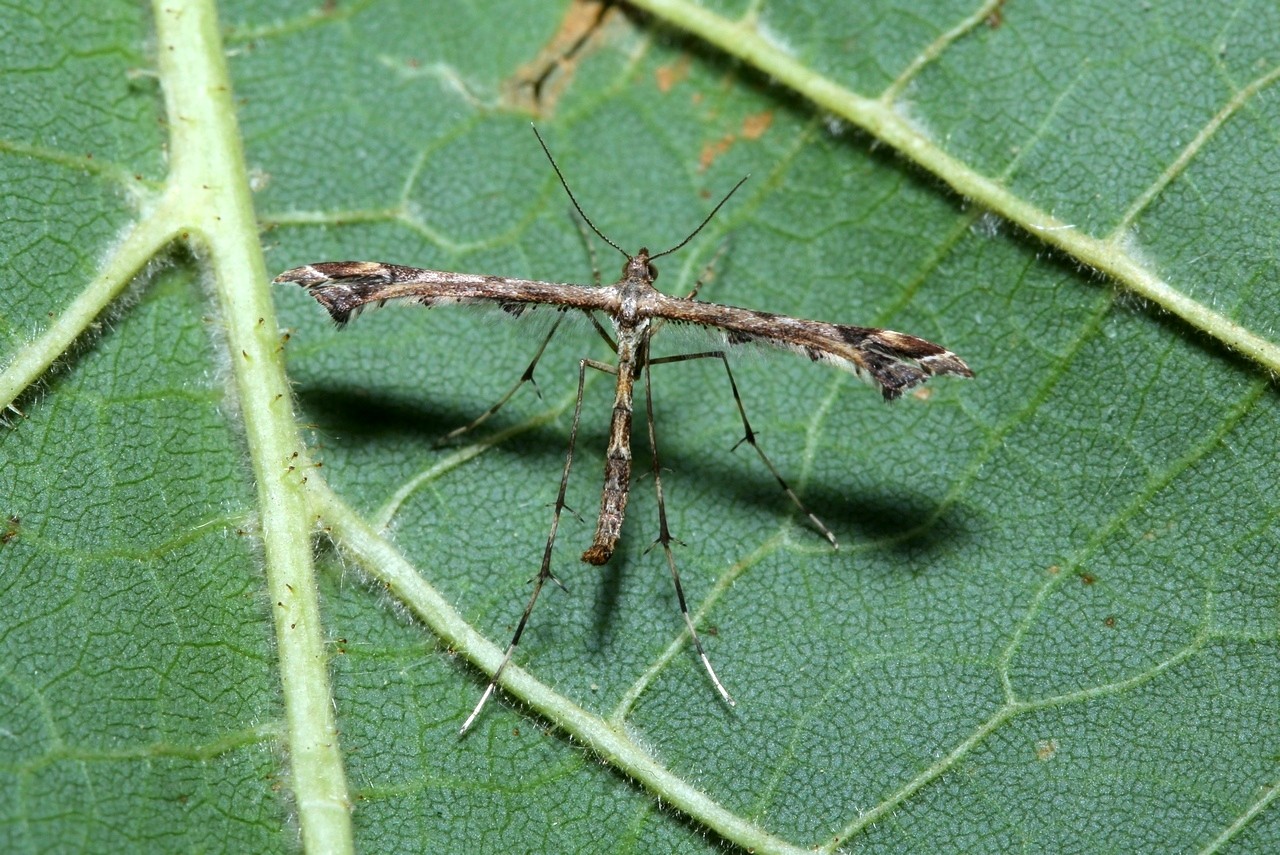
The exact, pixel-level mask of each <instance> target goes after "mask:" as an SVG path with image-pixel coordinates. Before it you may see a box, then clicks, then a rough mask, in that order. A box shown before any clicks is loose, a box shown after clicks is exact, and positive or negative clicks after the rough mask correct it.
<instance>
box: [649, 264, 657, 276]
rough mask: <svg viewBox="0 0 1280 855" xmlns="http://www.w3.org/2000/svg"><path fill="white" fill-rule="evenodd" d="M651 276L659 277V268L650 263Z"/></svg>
mask: <svg viewBox="0 0 1280 855" xmlns="http://www.w3.org/2000/svg"><path fill="white" fill-rule="evenodd" d="M649 278H650V279H657V278H658V268H656V267H654V266H653V265H652V264H650V265H649Z"/></svg>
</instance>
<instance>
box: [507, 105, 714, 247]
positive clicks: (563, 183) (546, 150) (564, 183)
mask: <svg viewBox="0 0 1280 855" xmlns="http://www.w3.org/2000/svg"><path fill="white" fill-rule="evenodd" d="M529 127H531V128H533V135H534V136H535V137H537V138H538V145H540V146H542V151H543V153H544V154H545V155H546V156H547V160H549V161H551V168H552V169H554V170H555V171H556V177H557V178H559V179H560V186H561V187H563V188H564V192H566V193H568V194H569V201H570V202H572V203H573V207H574V209H575V210H576V211H577V212H578V216H579V217H582V219H583V221H584V222H585V223H586V224H587V225H589V226H591V231H593V232H595V233H596V234H597V235H598V236H599V237H600V240H602V241H604V242H605V243H607V244H609V246H611V247H613V248H614V249H616V250H617V251H618V252H620V253H622V255H623V257H624V258H626V259H627V260H628V261H630V260H631V253H629V252H627V251H626V250H625V249H623V248H622V247H620V246H618V245H617V244H616V243H614V242H613V241H611V240H609V238H607V237H606V236H605V234H604V232H602V231H600V230H599V229H598V228H596V224H595V223H593V222H591V218H590V217H588V216H587V214H586V212H585V211H583V210H582V206H581V205H579V204H578V200H577V199H576V198H575V197H574V195H573V191H572V190H570V189H569V182H568V181H565V180H564V173H563V172H561V171H560V166H559V164H557V163H556V159H555V158H554V157H552V156H551V149H549V148H547V144H546V143H545V142H544V141H543V139H542V134H540V133H538V126H537V125H535V124H533V123H532V122H530V123H529ZM734 189H735V190H736V189H737V188H736V187H735V188H734ZM721 204H723V203H721ZM712 213H715V212H714V211H712ZM698 228H702V227H701V226H699V227H698ZM694 234H696V232H695V233H694ZM690 237H692V235H690ZM686 240H687V239H686ZM683 245H684V244H681V246H683Z"/></svg>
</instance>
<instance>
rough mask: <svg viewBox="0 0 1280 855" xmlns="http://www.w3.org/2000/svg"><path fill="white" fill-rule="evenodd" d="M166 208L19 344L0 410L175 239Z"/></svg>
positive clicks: (0, 383)
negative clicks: (41, 327)
mask: <svg viewBox="0 0 1280 855" xmlns="http://www.w3.org/2000/svg"><path fill="white" fill-rule="evenodd" d="M164 207H165V206H163V205H162V206H161V210H158V211H156V212H155V213H153V215H152V216H149V217H148V218H147V219H145V220H143V221H142V222H140V223H138V224H137V225H136V226H134V227H133V228H132V229H131V230H130V231H129V234H128V235H127V236H126V237H125V239H124V242H123V243H121V244H120V245H119V246H118V247H116V249H115V251H113V252H112V253H111V256H110V257H109V258H108V259H107V260H106V262H105V263H104V264H103V266H102V270H101V271H99V273H98V275H97V276H96V277H94V279H93V281H92V282H90V283H89V286H88V287H87V288H85V289H84V290H83V291H81V292H80V294H79V295H78V296H77V297H76V298H75V299H74V300H72V301H71V303H70V304H69V305H68V306H67V307H66V308H65V309H63V310H62V311H61V312H59V313H58V314H57V316H56V317H54V319H53V322H52V323H51V324H50V325H49V326H48V328H47V329H45V331H44V332H43V333H41V334H40V335H39V336H38V337H37V338H36V339H35V340H34V341H32V342H30V343H29V344H27V345H26V346H25V347H22V348H20V349H19V350H18V352H17V353H16V355H15V356H14V358H13V360H12V361H10V362H9V364H8V365H6V366H5V367H4V369H3V370H2V371H0V413H3V412H4V410H5V408H6V407H8V406H10V405H11V404H12V403H13V402H14V400H15V399H16V398H17V397H18V396H19V395H20V394H22V392H23V390H24V389H26V388H27V387H28V386H30V385H31V384H32V383H34V382H36V381H37V380H38V379H40V377H42V376H43V375H44V373H45V372H46V371H48V370H49V366H51V365H53V363H54V362H55V361H56V360H57V359H58V357H60V356H61V355H62V354H63V353H65V352H66V351H67V348H69V347H71V344H72V342H74V341H75V340H76V339H77V338H79V337H80V336H81V335H82V334H83V333H84V332H85V330H87V329H89V327H90V326H91V325H92V324H93V323H94V321H95V320H96V319H97V317H98V316H99V315H101V314H102V312H103V310H104V309H106V308H107V306H108V305H109V304H110V303H111V301H112V300H114V299H115V298H116V297H118V296H120V292H121V291H123V290H124V289H125V287H126V286H127V285H128V284H129V282H130V281H131V280H132V279H133V277H134V276H136V275H137V274H138V272H139V271H140V270H142V268H143V267H144V266H145V265H146V264H147V262H149V261H150V260H151V259H152V258H154V257H155V256H156V254H157V253H158V252H160V250H162V249H163V248H164V246H165V244H167V243H169V242H170V241H171V240H173V239H174V237H175V235H176V233H177V230H178V225H177V223H176V221H175V219H174V218H172V217H170V216H168V213H169V212H168V211H166V210H164Z"/></svg>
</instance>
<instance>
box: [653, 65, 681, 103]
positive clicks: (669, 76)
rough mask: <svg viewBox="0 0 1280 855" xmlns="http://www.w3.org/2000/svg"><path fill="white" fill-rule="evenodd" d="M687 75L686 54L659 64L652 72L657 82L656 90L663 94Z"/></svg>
mask: <svg viewBox="0 0 1280 855" xmlns="http://www.w3.org/2000/svg"><path fill="white" fill-rule="evenodd" d="M688 76H689V57H687V56H682V57H680V58H679V59H677V60H676V61H675V62H672V63H669V64H667V65H663V66H659V67H658V70H657V71H656V72H654V77H655V78H656V79H657V83H658V91H659V92H661V93H662V94H663V95H666V94H667V93H668V92H670V91H671V90H672V89H674V88H676V86H677V85H679V84H680V83H681V82H682V81H683V80H684V79H685V78H686V77H688Z"/></svg>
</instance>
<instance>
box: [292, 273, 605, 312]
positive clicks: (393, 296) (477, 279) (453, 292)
mask: <svg viewBox="0 0 1280 855" xmlns="http://www.w3.org/2000/svg"><path fill="white" fill-rule="evenodd" d="M275 281H276V282H293V283H296V284H298V285H301V286H302V287H303V288H306V289H307V292H308V293H310V294H311V296H312V297H315V298H316V301H317V302H318V303H320V305H322V306H324V307H325V309H327V310H328V312H329V315H330V316H331V317H332V318H333V319H334V321H336V322H337V323H339V324H345V323H347V322H348V321H350V320H351V319H352V318H354V317H355V316H356V315H357V314H358V313H359V312H360V310H361V309H363V308H365V307H367V306H371V305H374V306H381V305H384V304H386V303H388V302H391V301H395V300H403V301H408V302H413V303H418V304H419V305H423V306H443V305H454V304H466V303H491V304H494V305H497V306H499V307H501V308H502V309H504V310H505V311H507V312H510V313H512V314H514V315H519V314H520V313H521V312H522V311H524V309H526V308H528V307H529V306H532V305H551V306H560V307H563V308H570V309H582V310H584V311H591V310H594V309H598V310H600V311H603V312H616V311H617V308H618V307H617V302H618V301H617V296H616V294H615V293H613V292H612V291H611V290H610V289H605V288H584V287H582V286H581V285H558V284H556V283H553V282H537V281H534V280H530V279H508V278H506V277H502V276H476V275H473V274H469V273H449V272H447V271H443V270H423V269H422V268H419V267H403V266H401V265H399V264H386V263H384V262H380V261H325V262H321V263H319V264H308V265H305V266H303V267H295V268H294V269H292V270H286V271H285V272H284V273H281V274H280V275H279V276H277V277H276V278H275Z"/></svg>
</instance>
